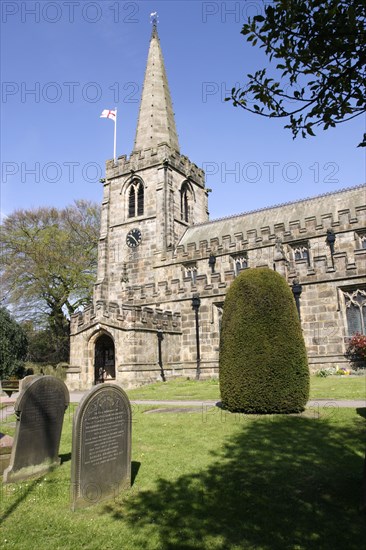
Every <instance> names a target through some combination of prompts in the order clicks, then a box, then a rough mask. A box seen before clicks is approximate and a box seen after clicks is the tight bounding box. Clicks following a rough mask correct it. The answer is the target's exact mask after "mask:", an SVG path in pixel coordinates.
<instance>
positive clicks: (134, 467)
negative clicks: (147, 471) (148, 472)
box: [131, 460, 141, 485]
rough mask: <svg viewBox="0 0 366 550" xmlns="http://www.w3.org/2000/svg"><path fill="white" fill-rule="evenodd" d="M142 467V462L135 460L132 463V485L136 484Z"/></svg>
mask: <svg viewBox="0 0 366 550" xmlns="http://www.w3.org/2000/svg"><path fill="white" fill-rule="evenodd" d="M140 467H141V462H137V461H136V460H133V461H132V462H131V485H133V484H134V483H135V479H136V478H137V474H138V473H139V469H140Z"/></svg>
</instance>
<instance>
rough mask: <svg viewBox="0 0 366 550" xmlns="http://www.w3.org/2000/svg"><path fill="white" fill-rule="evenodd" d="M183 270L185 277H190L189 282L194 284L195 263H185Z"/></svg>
mask: <svg viewBox="0 0 366 550" xmlns="http://www.w3.org/2000/svg"><path fill="white" fill-rule="evenodd" d="M184 271H185V273H184V274H185V277H189V278H190V279H191V282H192V283H193V284H194V285H195V284H196V282H197V265H196V264H190V265H186V266H185V268H184Z"/></svg>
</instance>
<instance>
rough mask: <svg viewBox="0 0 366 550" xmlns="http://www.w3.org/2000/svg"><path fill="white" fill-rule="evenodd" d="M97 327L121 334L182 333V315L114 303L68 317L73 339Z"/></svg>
mask: <svg viewBox="0 0 366 550" xmlns="http://www.w3.org/2000/svg"><path fill="white" fill-rule="evenodd" d="M96 324H100V325H104V326H109V327H114V328H117V329H121V330H137V331H139V330H140V331H154V332H156V331H158V330H163V331H164V332H166V333H172V334H174V333H176V334H180V332H181V315H180V313H173V312H171V311H166V310H163V309H160V308H158V307H148V306H139V305H132V304H123V305H120V304H118V303H116V302H106V301H104V300H97V301H96V302H95V304H94V306H89V307H87V308H85V310H84V311H83V312H80V313H75V314H74V315H72V316H71V323H70V332H71V334H72V335H76V334H78V333H80V332H83V331H86V330H88V329H90V328H91V327H93V326H94V325H96Z"/></svg>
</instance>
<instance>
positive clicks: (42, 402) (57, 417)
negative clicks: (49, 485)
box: [3, 376, 69, 483]
mask: <svg viewBox="0 0 366 550" xmlns="http://www.w3.org/2000/svg"><path fill="white" fill-rule="evenodd" d="M68 405H69V392H68V389H67V387H66V385H65V384H64V383H63V382H62V380H59V379H58V378H55V377H54V376H31V377H29V380H27V378H25V379H24V382H23V384H22V390H21V392H20V395H19V397H18V399H17V401H16V403H15V405H14V409H15V414H16V416H17V422H16V427H15V436H14V443H13V448H12V452H11V457H10V465H9V467H8V468H7V469H6V470H5V472H4V475H3V481H4V483H12V482H13V481H18V480H21V479H27V478H28V477H31V476H33V475H41V474H44V473H45V472H47V471H49V470H50V469H52V468H54V467H55V466H58V465H59V464H60V462H61V460H60V458H59V456H58V451H59V446H60V438H61V432H62V424H63V420H64V414H65V410H66V409H67V407H68Z"/></svg>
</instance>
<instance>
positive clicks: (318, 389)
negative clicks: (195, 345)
mask: <svg viewBox="0 0 366 550" xmlns="http://www.w3.org/2000/svg"><path fill="white" fill-rule="evenodd" d="M127 393H128V395H129V397H130V399H162V400H165V399H166V400H173V399H179V400H190V399H198V400H203V401H204V400H211V399H217V400H219V399H220V389H219V381H218V380H202V381H199V382H197V381H195V380H187V379H186V378H177V379H175V380H170V381H168V382H166V383H164V382H156V383H155V384H150V385H148V386H144V387H142V388H137V389H135V390H129V391H128V392H127ZM365 398H366V376H351V377H349V376H328V377H327V378H319V377H318V376H311V377H310V399H365Z"/></svg>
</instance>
